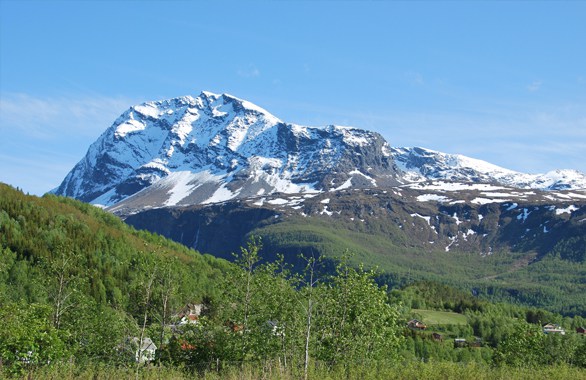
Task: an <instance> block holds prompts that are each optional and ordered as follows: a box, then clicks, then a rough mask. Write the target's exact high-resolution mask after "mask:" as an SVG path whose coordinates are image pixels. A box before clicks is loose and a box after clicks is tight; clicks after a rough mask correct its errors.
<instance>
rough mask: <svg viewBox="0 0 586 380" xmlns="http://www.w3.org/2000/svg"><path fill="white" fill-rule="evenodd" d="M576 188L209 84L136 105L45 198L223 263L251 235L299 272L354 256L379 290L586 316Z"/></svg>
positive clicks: (580, 201) (577, 180)
mask: <svg viewBox="0 0 586 380" xmlns="http://www.w3.org/2000/svg"><path fill="white" fill-rule="evenodd" d="M584 189H586V176H585V175H584V174H582V173H579V172H577V171H572V170H560V171H554V172H550V173H547V174H542V175H533V174H525V173H518V172H514V171H511V170H507V169H504V168H500V167H498V166H495V165H492V164H489V163H487V162H484V161H480V160H476V159H472V158H468V157H464V156H461V155H452V154H445V153H440V152H436V151H432V150H428V149H424V148H391V147H390V145H389V144H388V143H387V142H386V141H385V140H384V139H383V138H382V137H381V136H380V135H379V134H378V133H375V132H370V131H366V130H361V129H358V128H349V127H340V126H326V127H306V126H300V125H296V124H289V123H286V122H283V121H281V120H279V119H278V118H276V117H275V116H273V115H271V114H270V113H269V112H267V111H266V110H263V109H262V108H260V107H257V106H255V105H253V104H251V103H249V102H247V101H245V100H242V99H238V98H236V97H233V96H231V95H226V94H223V95H216V94H212V93H209V92H203V93H201V94H200V95H199V96H198V97H195V98H194V97H190V96H186V97H181V98H175V99H170V100H164V101H158V102H149V103H144V104H141V105H138V106H134V107H131V108H130V109H129V110H127V111H126V112H125V113H124V114H122V115H121V116H120V117H119V118H118V119H117V120H116V121H115V122H114V124H113V125H112V126H111V127H110V128H109V129H107V130H106V131H105V132H104V133H103V134H102V135H101V136H100V137H99V138H98V140H97V141H96V142H94V143H93V144H92V145H91V146H90V148H89V150H88V152H87V154H86V156H85V157H84V158H83V159H82V160H81V161H80V162H79V163H78V164H77V165H76V166H75V167H74V168H73V170H72V171H71V172H70V173H69V174H68V175H67V177H66V178H65V179H64V181H63V183H62V184H61V185H60V186H59V187H58V188H57V189H55V190H54V191H53V192H54V193H55V194H58V195H65V196H69V197H73V198H77V199H80V200H83V201H85V202H89V203H93V204H96V205H101V206H103V207H106V208H107V210H108V211H110V212H112V213H115V214H116V215H118V216H120V217H121V218H123V219H124V220H125V221H126V222H127V223H128V224H131V225H133V226H135V227H136V228H139V229H147V230H149V231H152V232H157V233H159V234H161V235H163V236H166V237H170V238H172V239H173V240H175V241H178V242H181V243H182V244H184V245H186V246H189V247H192V248H196V249H198V250H199V251H201V252H206V253H212V254H214V255H216V256H220V257H226V258H231V252H235V251H238V249H239V247H240V246H242V245H243V244H244V243H245V242H246V239H247V238H248V237H249V236H251V235H259V236H262V237H263V241H264V244H265V254H267V253H270V254H274V253H275V252H280V253H284V254H286V257H287V260H288V261H290V262H292V263H293V264H294V265H302V264H303V263H296V262H295V261H296V260H297V259H296V257H297V255H298V254H299V253H306V254H315V255H318V256H320V255H323V256H326V257H330V258H332V257H340V256H341V255H343V254H344V252H345V251H346V250H351V251H352V252H355V253H356V257H355V259H353V260H355V263H357V264H358V263H360V262H363V263H365V264H366V265H369V266H378V267H379V268H380V269H381V270H382V271H383V272H385V273H386V276H390V277H387V279H388V281H387V282H388V283H389V284H398V283H408V282H409V281H412V280H413V279H417V278H420V279H429V280H434V281H441V282H444V283H450V284H452V285H454V286H459V287H463V288H465V289H470V288H471V287H472V288H474V289H475V290H474V291H475V293H476V294H484V295H486V296H491V297H493V296H494V297H497V296H496V295H499V296H498V297H500V298H499V299H503V298H507V297H510V298H511V299H514V300H515V302H517V301H518V302H525V303H529V304H533V305H541V306H544V307H549V308H555V310H558V311H559V310H563V311H564V313H567V314H570V313H573V312H576V311H579V312H583V311H584V312H586V296H583V294H586V292H584V290H586V289H584V286H582V285H580V286H578V287H573V286H574V285H572V284H575V283H580V284H583V278H582V277H581V276H582V275H581V274H580V273H586V272H584V271H586V238H585V237H586V223H585V221H586V214H585V213H586V191H584ZM543 273H545V274H543ZM542 274H543V275H542ZM548 276H549V277H548ZM544 279H545V280H544ZM498 297H497V298H498Z"/></svg>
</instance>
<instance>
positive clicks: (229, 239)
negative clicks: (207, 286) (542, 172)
mask: <svg viewBox="0 0 586 380" xmlns="http://www.w3.org/2000/svg"><path fill="white" fill-rule="evenodd" d="M450 186H452V188H451V190H446V189H445V188H446V187H447V186H446V183H442V182H439V181H436V182H428V183H419V184H412V185H403V186H396V187H388V188H386V189H384V190H382V189H346V190H338V191H329V192H323V193H319V194H296V195H293V194H273V195H267V196H263V197H259V198H255V199H247V200H238V201H228V202H223V203H220V204H214V205H207V206H202V205H194V206H189V207H172V208H160V209H155V210H147V211H143V212H139V213H137V214H134V215H131V216H129V217H128V218H126V222H127V223H129V224H131V225H133V226H135V227H136V228H139V229H147V230H150V231H153V232H157V233H159V234H161V235H164V236H166V237H169V238H171V239H173V240H175V241H178V242H180V243H182V244H184V245H187V246H189V247H192V248H194V249H197V250H200V251H202V252H213V253H214V254H215V255H218V256H221V257H224V258H228V259H229V258H230V257H231V253H232V252H238V248H239V247H240V246H242V245H243V244H244V243H245V242H246V239H247V237H248V236H249V235H250V234H255V235H260V236H263V235H267V233H266V232H267V231H269V230H271V229H272V228H274V227H275V226H278V227H279V231H281V232H280V233H282V234H283V235H286V234H288V233H292V231H294V230H295V228H297V227H299V224H300V223H301V225H304V226H314V227H309V229H312V228H313V229H314V230H315V231H316V233H315V235H316V236H318V235H319V232H317V231H318V230H319V228H318V227H317V226H320V225H322V226H323V225H327V226H329V227H331V228H332V229H333V230H335V231H336V233H339V234H341V235H350V234H351V233H352V231H354V232H359V233H361V234H366V235H370V236H379V237H380V238H382V239H388V240H389V241H392V242H393V244H394V245H396V246H397V247H399V248H401V249H407V250H411V251H417V252H429V253H430V252H452V251H456V252H471V253H475V254H478V255H481V256H490V255H492V254H493V253H496V252H525V253H527V252H530V253H532V254H533V255H534V258H539V257H543V256H545V255H547V254H550V253H554V252H555V253H556V254H558V255H561V257H562V258H566V259H570V260H576V261H579V262H583V261H584V260H585V259H586V257H585V256H586V194H582V193H573V192H568V191H551V192H545V191H535V190H520V189H516V188H511V187H502V186H495V185H486V184H469V183H468V184H465V183H453V182H452V183H450ZM287 226H291V228H288V227H287ZM271 237H272V238H275V235H274V234H271V235H270V237H269V240H270V238H271ZM573 237H577V240H575V241H574V243H573V244H574V245H575V246H571V247H565V248H568V249H565V248H564V247H561V246H560V243H561V242H564V241H565V240H566V239H568V238H573ZM319 239H321V238H319ZM300 240H302V239H300ZM310 240H311V239H310ZM318 241H319V240H318ZM273 244H274V245H275V247H272V248H275V249H277V250H278V251H279V252H281V253H284V251H287V249H286V247H285V245H283V244H278V243H274V242H273ZM364 248H365V250H366V251H368V250H369V248H370V247H364ZM296 249H297V250H298V251H300V252H306V253H309V252H310V251H311V250H313V252H314V253H317V254H320V253H324V254H326V255H331V253H332V252H327V250H326V251H323V250H321V249H319V248H316V247H315V245H313V244H312V243H311V242H309V243H308V244H307V245H306V246H304V247H303V246H297V247H296ZM580 252H581V253H580ZM288 253H291V254H296V253H299V252H288ZM386 254H387V255H392V252H387V253H386Z"/></svg>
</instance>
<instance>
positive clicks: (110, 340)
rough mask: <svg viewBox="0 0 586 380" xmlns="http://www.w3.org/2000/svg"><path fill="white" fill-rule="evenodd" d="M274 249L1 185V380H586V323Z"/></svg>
mask: <svg viewBox="0 0 586 380" xmlns="http://www.w3.org/2000/svg"><path fill="white" fill-rule="evenodd" d="M262 246H263V242H262V240H261V239H259V238H251V239H250V240H249V242H248V244H246V246H244V247H242V248H241V250H240V251H239V252H235V255H234V260H233V262H228V261H225V260H220V259H217V258H214V257H212V256H209V255H202V254H200V253H198V252H196V251H193V250H190V249H188V248H186V247H184V246H181V245H179V244H177V243H174V242H171V241H169V240H166V239H164V238H162V237H160V236H158V235H154V234H151V233H148V232H144V231H137V230H135V229H133V228H131V227H129V226H127V225H126V224H124V223H123V222H122V221H121V220H119V219H118V218H117V217H115V216H113V215H111V214H108V213H106V212H104V211H102V210H100V209H98V208H96V207H94V206H91V205H88V204H84V203H82V202H78V201H75V200H71V199H68V198H62V197H56V196H52V195H46V196H44V197H34V196H29V195H25V194H23V193H22V192H21V191H19V190H17V189H14V188H11V187H10V186H7V185H0V320H1V321H2V329H0V377H8V378H61V379H68V378H80V379H81V378H88V379H89V378H92V379H95V378H128V379H130V378H145V379H150V378H194V377H195V378H197V377H202V378H228V379H230V378H234V379H236V378H238V379H241V378H242V379H248V378H250V379H254V378H271V379H272V378H275V379H276V378H283V379H288V378H291V379H298V378H304V379H308V378H315V379H317V378H319V379H322V378H341V377H345V378H413V379H415V378H417V379H421V378H430V379H431V378H442V379H443V378H485V379H501V378H511V377H515V378H527V379H529V378H531V379H540V378H543V379H546V378H548V379H549V378H560V379H563V378H573V379H579V378H586V337H585V336H584V334H583V333H579V331H580V328H582V329H583V328H584V327H586V326H585V325H586V321H585V320H584V318H583V317H582V316H580V315H574V316H568V315H564V316H563V315H561V314H558V313H556V312H552V311H547V310H544V309H540V308H536V307H527V306H521V305H515V304H511V303H504V302H501V303H494V302H489V301H487V300H485V299H482V298H480V297H477V296H475V295H474V294H473V293H471V292H464V291H462V290H461V289H456V288H454V287H452V286H449V285H444V284H440V283H437V282H433V281H413V282H411V283H406V284H402V285H401V286H397V287H393V288H388V287H387V286H386V285H384V284H383V282H381V280H380V279H381V278H382V277H381V273H379V272H378V271H377V270H376V269H366V268H365V267H363V266H361V265H354V264H353V263H354V262H355V261H356V257H355V256H353V253H352V252H347V253H346V254H344V255H343V256H342V257H341V259H339V260H337V261H335V263H334V264H332V262H331V261H328V262H326V261H323V260H321V258H318V257H313V256H311V255H305V256H301V257H299V262H302V263H303V265H302V266H300V267H301V269H300V270H295V271H294V270H292V268H291V267H290V266H289V265H288V264H287V263H286V261H285V260H284V258H283V257H282V256H280V255H278V254H274V255H271V257H270V259H265V258H263V257H262V255H261V252H263V250H262ZM413 320H417V321H421V322H422V325H425V327H422V326H420V327H413V325H412V324H411V322H412V321H413ZM545 324H552V325H555V326H557V327H559V329H563V331H564V334H563V335H562V334H561V333H548V334H546V333H544V329H543V326H544V325H545ZM582 331H583V330H582ZM145 342H148V344H145ZM155 348H156V349H155ZM151 354H152V355H151Z"/></svg>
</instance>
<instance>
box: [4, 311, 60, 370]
mask: <svg viewBox="0 0 586 380" xmlns="http://www.w3.org/2000/svg"><path fill="white" fill-rule="evenodd" d="M51 312H52V311H51V308H50V307H49V306H47V305H39V304H28V305H21V304H15V303H5V304H3V305H2V307H0V320H1V321H2V328H1V329H0V358H2V362H3V365H4V366H6V367H7V368H8V371H9V372H11V373H20V372H22V371H24V370H25V369H29V368H30V367H36V366H41V365H47V364H50V363H51V362H55V361H57V360H59V359H61V358H64V357H66V355H67V347H66V345H65V343H64V341H63V337H62V336H61V334H59V332H58V331H57V330H56V329H55V328H54V327H53V325H52V323H51Z"/></svg>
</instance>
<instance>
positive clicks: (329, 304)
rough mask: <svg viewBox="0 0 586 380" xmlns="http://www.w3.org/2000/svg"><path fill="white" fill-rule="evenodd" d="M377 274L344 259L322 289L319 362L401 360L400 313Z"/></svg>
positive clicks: (318, 347)
mask: <svg viewBox="0 0 586 380" xmlns="http://www.w3.org/2000/svg"><path fill="white" fill-rule="evenodd" d="M375 275H376V273H375V272H374V271H365V270H364V269H363V268H362V267H360V268H359V269H355V268H352V267H350V266H349V265H348V264H347V262H346V261H345V260H344V261H342V262H341V263H340V264H339V265H338V266H337V268H336V274H335V275H334V276H333V277H332V278H331V280H330V282H329V283H328V284H326V285H324V286H321V287H319V289H320V294H319V296H318V297H319V299H320V300H321V301H320V307H319V311H318V312H317V313H316V326H319V327H317V329H319V330H320V331H319V333H318V334H319V336H320V338H319V339H318V340H317V341H316V347H315V348H314V350H315V352H316V355H317V357H318V358H319V359H321V360H326V361H328V362H333V363H355V362H356V361H360V360H370V359H384V360H392V359H393V358H398V354H399V348H400V346H401V344H402V338H401V337H400V334H399V333H400V327H399V325H398V317H399V310H398V308H397V307H395V306H393V305H391V304H390V303H389V299H388V295H387V289H386V287H379V286H378V285H377V284H376V282H375V281H374V278H375Z"/></svg>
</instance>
